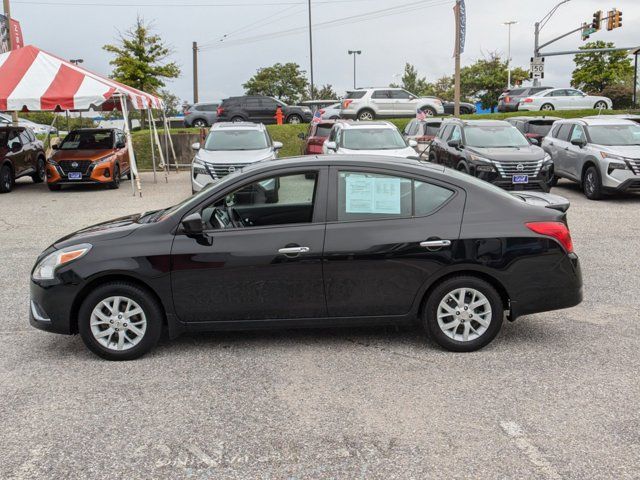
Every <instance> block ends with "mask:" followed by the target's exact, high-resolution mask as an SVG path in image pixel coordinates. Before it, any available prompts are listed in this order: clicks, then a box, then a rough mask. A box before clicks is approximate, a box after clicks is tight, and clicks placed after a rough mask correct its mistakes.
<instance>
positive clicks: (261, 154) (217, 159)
mask: <svg viewBox="0 0 640 480" xmlns="http://www.w3.org/2000/svg"><path fill="white" fill-rule="evenodd" d="M273 156H274V151H273V149H272V148H263V149H260V150H215V151H214V150H205V149H203V148H201V149H200V150H199V151H198V153H197V154H196V157H197V158H199V159H200V160H202V161H204V162H207V163H220V164H229V163H233V164H237V163H255V162H259V161H260V160H266V159H269V158H273Z"/></svg>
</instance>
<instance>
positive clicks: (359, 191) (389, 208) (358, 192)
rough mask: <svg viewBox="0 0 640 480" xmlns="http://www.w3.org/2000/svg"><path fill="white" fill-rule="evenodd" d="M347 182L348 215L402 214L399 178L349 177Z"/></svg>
mask: <svg viewBox="0 0 640 480" xmlns="http://www.w3.org/2000/svg"><path fill="white" fill-rule="evenodd" d="M345 180H346V212H347V213H387V214H400V213H401V211H400V200H401V198H400V194H401V192H400V179H399V178H394V177H384V178H379V177H378V178H371V177H365V176H363V175H349V176H348V177H347V178H346V179H345Z"/></svg>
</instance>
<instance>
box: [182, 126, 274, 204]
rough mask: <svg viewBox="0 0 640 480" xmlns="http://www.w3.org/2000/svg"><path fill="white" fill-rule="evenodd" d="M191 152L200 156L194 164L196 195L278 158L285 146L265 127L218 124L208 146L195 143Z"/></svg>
mask: <svg viewBox="0 0 640 480" xmlns="http://www.w3.org/2000/svg"><path fill="white" fill-rule="evenodd" d="M191 148H193V149H194V150H195V151H196V152H197V153H196V156H195V157H194V159H193V162H192V164H191V190H192V192H193V193H195V192H199V191H200V190H202V189H203V188H204V187H205V186H206V185H208V184H210V183H213V182H216V181H218V180H220V179H221V178H224V177H225V176H227V175H228V174H230V173H234V172H237V171H239V170H242V168H243V167H245V166H247V165H249V164H252V163H255V162H259V161H261V160H273V159H275V158H277V157H278V150H280V149H281V148H282V143H280V142H273V141H272V140H271V137H270V136H269V132H268V131H267V129H266V127H265V126H264V125H263V124H261V123H250V122H218V123H214V124H213V127H211V130H210V131H209V135H207V139H206V140H205V142H204V145H200V143H194V144H193V145H192V146H191Z"/></svg>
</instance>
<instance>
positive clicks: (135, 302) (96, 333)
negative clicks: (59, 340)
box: [78, 282, 164, 360]
mask: <svg viewBox="0 0 640 480" xmlns="http://www.w3.org/2000/svg"><path fill="white" fill-rule="evenodd" d="M163 318H164V315H163V312H162V308H161V307H160V305H159V304H158V302H157V301H156V300H155V299H154V298H153V296H152V295H151V294H150V293H148V292H147V291H146V290H144V289H142V288H140V287H139V286H137V285H134V284H130V283H126V282H114V283H107V284H105V285H102V286H99V287H98V288H96V289H95V290H94V291H92V292H91V293H89V295H88V296H87V298H86V299H85V300H84V302H82V305H81V307H80V311H79V312H78V331H79V332H80V336H81V337H82V340H83V342H84V344H85V345H86V346H87V348H88V349H89V350H91V351H92V352H93V353H95V354H96V355H99V356H100V357H102V358H105V359H107V360H133V359H135V358H138V357H140V356H142V355H144V354H145V353H147V352H148V351H149V350H151V349H152V348H153V347H154V346H155V345H156V344H157V343H158V340H159V339H160V334H161V333H162V322H163Z"/></svg>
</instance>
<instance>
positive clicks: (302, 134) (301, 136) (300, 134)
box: [298, 132, 307, 140]
mask: <svg viewBox="0 0 640 480" xmlns="http://www.w3.org/2000/svg"><path fill="white" fill-rule="evenodd" d="M298 138H299V139H300V140H306V138H307V136H306V135H305V134H304V133H302V132H300V133H299V134H298Z"/></svg>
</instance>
